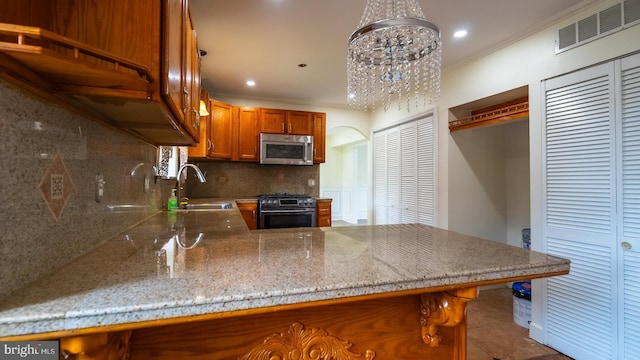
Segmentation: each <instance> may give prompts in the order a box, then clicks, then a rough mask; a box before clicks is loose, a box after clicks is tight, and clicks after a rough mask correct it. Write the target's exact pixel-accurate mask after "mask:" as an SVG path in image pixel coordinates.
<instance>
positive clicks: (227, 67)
mask: <svg viewBox="0 0 640 360" xmlns="http://www.w3.org/2000/svg"><path fill="white" fill-rule="evenodd" d="M594 1H598V0H534V1H532V0H447V1H439V0H419V2H420V4H421V6H422V10H423V11H424V13H425V15H426V17H427V18H429V19H430V20H432V21H433V22H435V23H436V24H437V25H438V26H439V27H440V31H441V34H442V43H443V48H442V49H443V50H442V64H443V65H442V66H443V71H446V70H447V69H448V68H452V67H454V66H456V65H460V64H461V63H464V62H465V61H468V60H469V59H473V58H477V57H478V56H481V55H483V54H486V53H488V52H491V51H494V50H496V49H498V48H500V47H503V46H505V45H507V44H509V43H512V42H514V41H516V40H518V39H521V38H523V37H525V36H527V35H529V34H532V33H533V32H535V31H537V30H540V29H542V28H543V27H545V26H548V25H549V24H551V23H553V22H554V21H556V20H558V19H559V18H561V17H563V16H566V15H567V14H569V13H571V12H573V11H576V10H577V9H580V8H582V7H584V6H586V5H588V4H591V3H593V2H594ZM190 4H191V16H192V19H193V22H194V24H195V29H196V32H197V36H198V45H199V47H200V49H203V50H206V51H207V52H208V55H207V56H205V57H203V58H202V79H203V85H204V87H205V88H206V89H207V90H208V91H209V93H210V95H211V96H212V97H216V96H217V97H219V98H224V97H241V98H256V99H265V100H274V101H280V102H286V103H296V104H307V105H316V106H338V107H346V106H347V90H346V87H347V81H346V55H347V39H348V38H349V35H351V33H352V32H353V31H354V30H355V29H356V27H357V26H358V23H359V22H360V17H361V16H362V13H363V11H364V8H365V4H366V0H237V1H230V0H190ZM458 29H466V30H468V32H469V35H467V37H466V38H463V39H455V38H453V33H454V32H455V31H456V30H458ZM301 63H304V64H307V65H308V66H307V67H304V68H300V67H298V64H301ZM249 79H252V80H254V81H255V82H256V86H255V87H253V88H249V87H247V85H246V84H245V82H246V81H247V80H249Z"/></svg>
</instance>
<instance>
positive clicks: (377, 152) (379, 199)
mask: <svg viewBox="0 0 640 360" xmlns="http://www.w3.org/2000/svg"><path fill="white" fill-rule="evenodd" d="M386 223H387V134H386V133H384V132H382V133H375V134H373V224H374V225H379V224H386Z"/></svg>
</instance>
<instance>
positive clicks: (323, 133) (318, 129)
mask: <svg viewBox="0 0 640 360" xmlns="http://www.w3.org/2000/svg"><path fill="white" fill-rule="evenodd" d="M312 117H313V162H314V163H315V164H318V163H323V162H325V152H326V141H327V140H326V138H327V129H326V127H327V125H326V124H327V114H325V113H313V115H312Z"/></svg>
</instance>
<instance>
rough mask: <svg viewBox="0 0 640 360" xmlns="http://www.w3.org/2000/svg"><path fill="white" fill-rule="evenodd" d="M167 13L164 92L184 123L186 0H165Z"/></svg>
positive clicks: (172, 108) (185, 104)
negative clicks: (184, 29) (184, 28)
mask: <svg viewBox="0 0 640 360" xmlns="http://www.w3.org/2000/svg"><path fill="white" fill-rule="evenodd" d="M165 9H166V13H165V15H164V29H163V30H164V31H163V34H162V38H163V40H164V48H165V57H164V62H163V64H162V66H163V68H162V72H163V77H162V94H163V95H164V97H165V99H166V101H167V105H169V108H170V109H171V111H173V113H174V114H175V115H176V117H177V118H178V120H179V121H180V122H181V123H184V117H185V110H186V109H187V94H186V93H185V88H184V83H185V79H184V78H183V74H184V73H185V72H186V67H185V66H184V65H185V64H186V61H183V57H184V56H185V53H186V51H185V49H184V38H185V36H184V31H183V27H184V26H185V23H186V13H185V11H184V9H185V0H165Z"/></svg>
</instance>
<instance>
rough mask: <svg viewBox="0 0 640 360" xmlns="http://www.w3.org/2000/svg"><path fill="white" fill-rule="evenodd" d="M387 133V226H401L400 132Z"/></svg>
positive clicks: (390, 131)
mask: <svg viewBox="0 0 640 360" xmlns="http://www.w3.org/2000/svg"><path fill="white" fill-rule="evenodd" d="M386 133H387V224H400V171H401V169H400V130H399V129H398V128H393V129H390V130H387V131H386Z"/></svg>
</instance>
